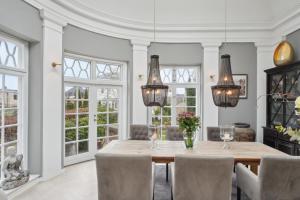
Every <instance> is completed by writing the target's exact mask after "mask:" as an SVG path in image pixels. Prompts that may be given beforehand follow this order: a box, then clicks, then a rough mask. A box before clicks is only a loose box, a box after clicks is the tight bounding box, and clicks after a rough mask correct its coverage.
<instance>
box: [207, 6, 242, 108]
mask: <svg viewBox="0 0 300 200" xmlns="http://www.w3.org/2000/svg"><path fill="white" fill-rule="evenodd" d="M226 23H227V2H226V0H225V43H226ZM240 89H241V86H239V85H235V84H234V82H233V78H232V72H231V64H230V55H228V54H226V55H222V56H221V65H220V68H219V80H218V83H217V85H214V86H212V87H211V90H212V95H213V100H214V104H215V105H216V106H219V107H225V108H226V107H235V106H236V105H237V104H238V102H239V96H240Z"/></svg>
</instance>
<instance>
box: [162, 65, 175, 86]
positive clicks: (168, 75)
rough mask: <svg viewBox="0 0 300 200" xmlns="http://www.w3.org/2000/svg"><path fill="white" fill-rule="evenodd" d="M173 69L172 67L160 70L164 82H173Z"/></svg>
mask: <svg viewBox="0 0 300 200" xmlns="http://www.w3.org/2000/svg"><path fill="white" fill-rule="evenodd" d="M172 71H173V69H171V68H163V69H161V70H160V76H161V80H162V82H163V83H172V82H173V80H172V79H173V77H172Z"/></svg>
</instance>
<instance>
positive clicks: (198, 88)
mask: <svg viewBox="0 0 300 200" xmlns="http://www.w3.org/2000/svg"><path fill="white" fill-rule="evenodd" d="M164 68H168V69H170V68H171V69H176V68H181V69H182V68H189V69H191V68H193V69H195V70H196V82H194V83H174V82H172V83H164V85H168V86H169V89H170V88H171V89H172V96H171V113H172V114H171V115H172V116H171V126H176V117H177V116H176V114H177V113H176V106H174V105H176V88H189V87H195V88H196V115H197V116H200V117H201V110H202V98H201V96H202V95H201V79H202V76H201V65H161V66H160V70H161V69H164ZM161 113H162V112H161ZM161 116H162V115H161ZM148 123H149V124H152V108H151V107H150V108H148ZM159 128H160V127H159ZM198 136H199V137H198ZM202 137H203V136H202V130H201V129H200V130H199V131H198V134H197V139H201V138H202Z"/></svg>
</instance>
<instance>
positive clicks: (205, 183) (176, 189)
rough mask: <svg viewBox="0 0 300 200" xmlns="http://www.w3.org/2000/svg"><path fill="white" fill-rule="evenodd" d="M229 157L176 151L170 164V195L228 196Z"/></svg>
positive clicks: (203, 199) (215, 199)
mask: <svg viewBox="0 0 300 200" xmlns="http://www.w3.org/2000/svg"><path fill="white" fill-rule="evenodd" d="M233 166H234V159H233V158H231V157H216V156H195V155H189V156H187V155H176V156H175V163H172V165H171V174H172V199H173V198H174V199H175V200H187V199H188V200H228V199H231V190H232V184H231V183H232V173H233V172H232V169H233Z"/></svg>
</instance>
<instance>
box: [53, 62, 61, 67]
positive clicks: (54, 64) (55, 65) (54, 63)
mask: <svg viewBox="0 0 300 200" xmlns="http://www.w3.org/2000/svg"><path fill="white" fill-rule="evenodd" d="M58 65H62V64H61V63H56V62H53V63H51V66H52V67H53V68H55V67H57V66H58Z"/></svg>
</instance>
